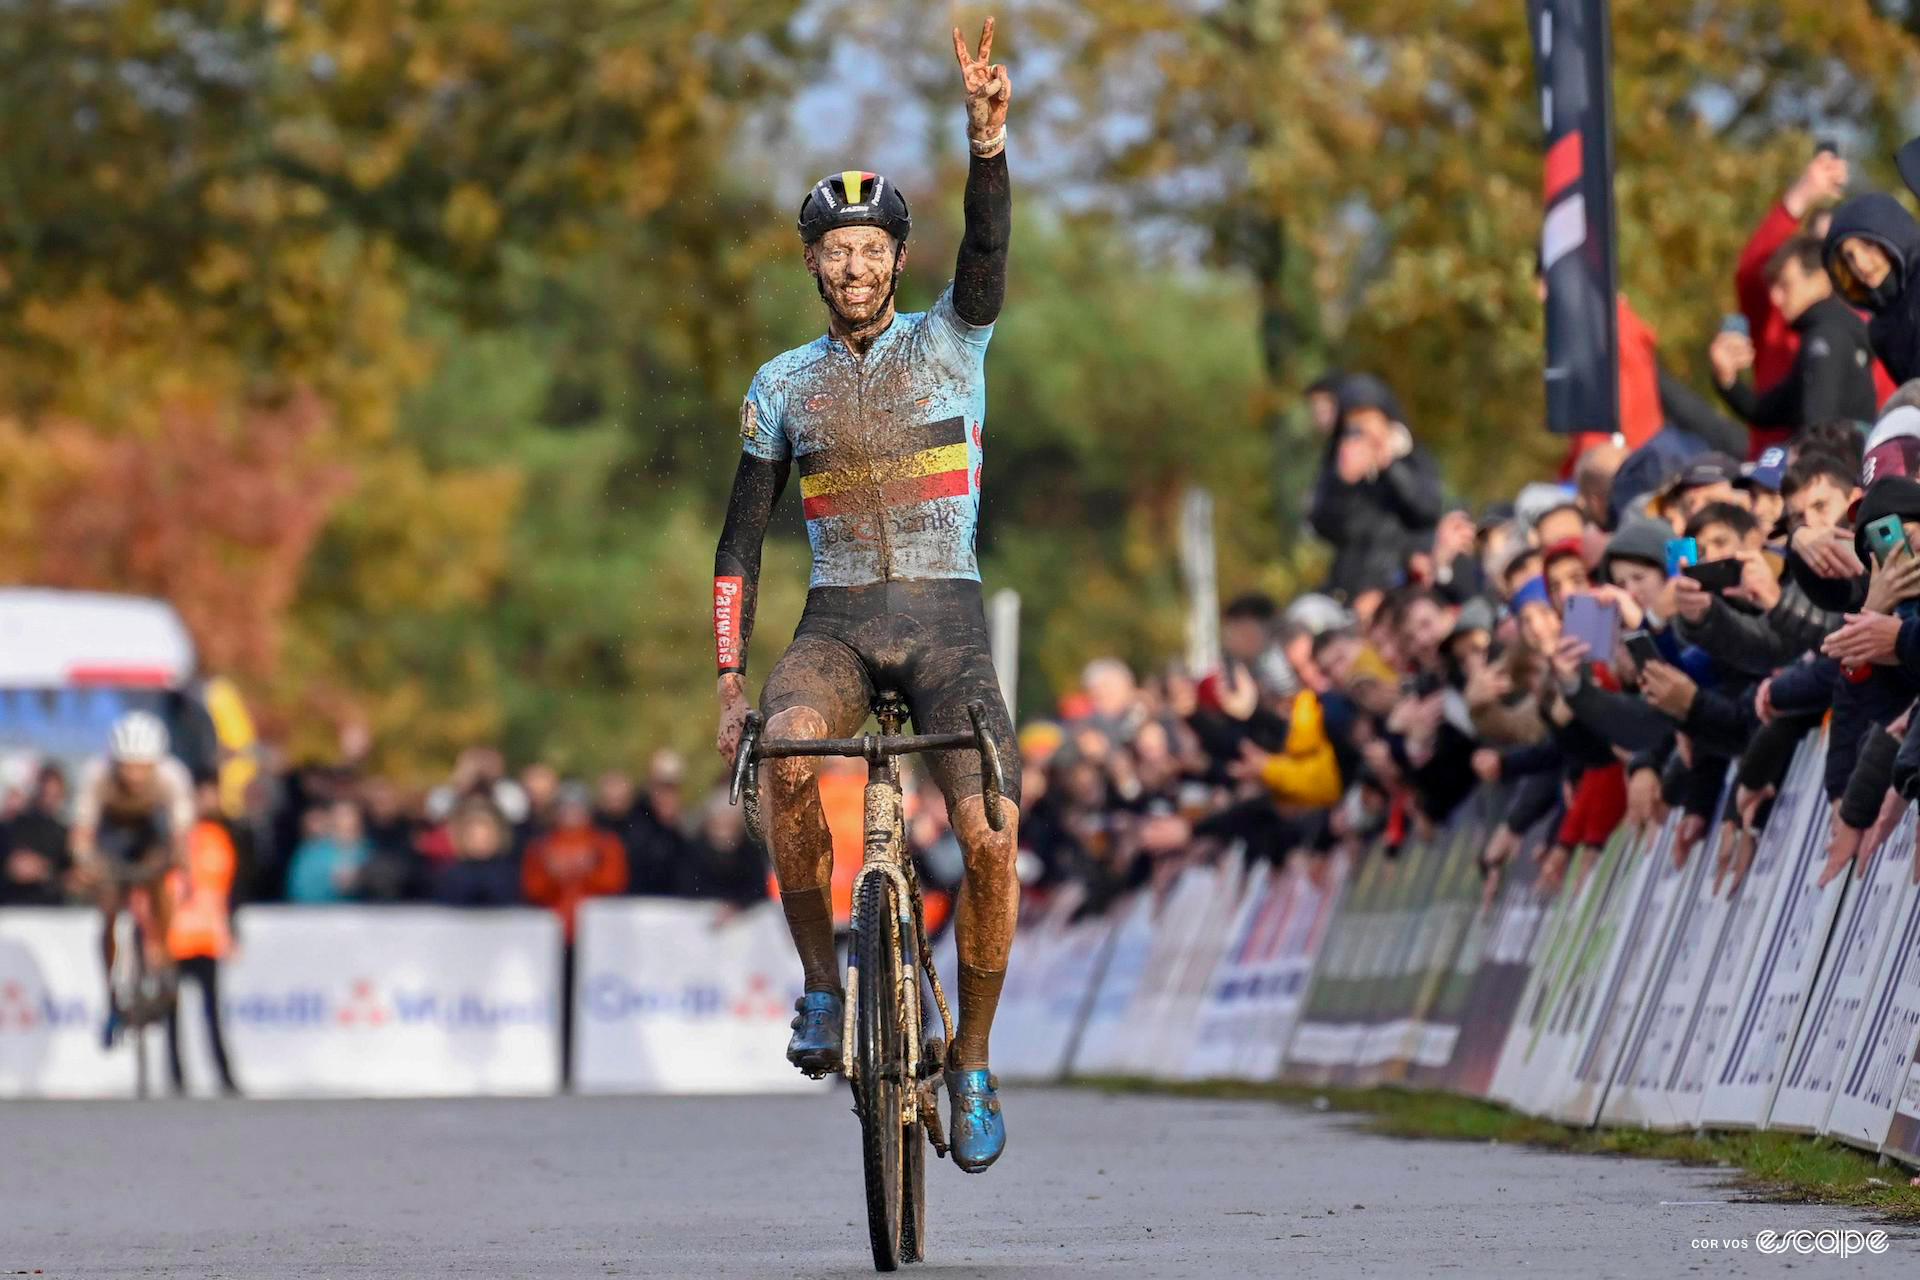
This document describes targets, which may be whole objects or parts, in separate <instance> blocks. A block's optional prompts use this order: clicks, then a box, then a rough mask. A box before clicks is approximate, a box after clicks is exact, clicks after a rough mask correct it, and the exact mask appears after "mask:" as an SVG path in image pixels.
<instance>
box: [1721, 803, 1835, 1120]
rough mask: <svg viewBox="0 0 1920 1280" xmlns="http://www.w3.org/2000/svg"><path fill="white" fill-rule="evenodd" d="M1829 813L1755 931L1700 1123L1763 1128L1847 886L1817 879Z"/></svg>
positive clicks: (1816, 824) (1816, 818)
mask: <svg viewBox="0 0 1920 1280" xmlns="http://www.w3.org/2000/svg"><path fill="white" fill-rule="evenodd" d="M1824 816H1825V815H1824V814H1823V813H1821V812H1820V811H1819V810H1818V808H1817V807H1816V808H1815V809H1814V812H1813V814H1812V820H1811V821H1810V822H1809V823H1808V824H1807V832H1806V835H1805V837H1804V838H1803V839H1802V840H1801V841H1800V843H1799V844H1798V845H1797V846H1791V848H1792V851H1793V853H1794V855H1795V856H1794V857H1793V858H1792V859H1791V860H1790V861H1788V862H1786V863H1785V864H1784V865H1783V866H1782V867H1781V869H1780V873H1779V888H1778V889H1777V890H1776V891H1775V893H1774V895H1773V902H1772V903H1771V904H1770V905H1769V908H1768V911H1767V914H1766V916H1765V919H1764V923H1763V924H1762V925H1761V927H1760V929H1759V930H1758V932H1757V934H1756V936H1755V939H1754V950H1753V959H1752V960H1751V961H1750V962H1749V964H1748V966H1747V975H1746V978H1745V980H1744V981H1743V982H1742V983H1741V987H1740V995H1739V996H1738V997H1737V998H1736V999H1735V1001H1734V1005H1733V1007H1734V1010H1735V1016H1734V1017H1733V1019H1732V1020H1731V1022H1730V1023H1729V1024H1728V1029H1727V1033H1726V1036H1725V1041H1724V1043H1723V1045H1722V1046H1721V1048H1720V1051H1719V1053H1718V1055H1717V1058H1718V1061H1717V1063H1716V1065H1715V1067H1714V1071H1713V1074H1712V1075H1711V1076H1710V1077H1709V1078H1708V1080H1707V1083H1706V1090H1705V1093H1704V1094H1703V1096H1702V1099H1701V1106H1700V1122H1701V1123H1702V1124H1706V1125H1712V1126H1715V1127H1723V1126H1740V1127H1743V1128H1758V1127H1759V1126H1760V1125H1761V1124H1762V1123H1764V1122H1765V1120H1766V1118H1767V1109H1768V1108H1769V1107H1771V1106H1772V1105H1773V1094H1774V1090H1775V1089H1776V1088H1778V1087H1779V1084H1780V1077H1781V1075H1782V1074H1783V1073H1784V1072H1785V1068H1786V1062H1787V1051H1788V1050H1789V1049H1790V1048H1791V1047H1792V1046H1793V1040H1794V1035H1795V1033H1796V1032H1798V1031H1799V1029H1800V1016H1801V1014H1802V1013H1803V1012H1805V1010H1806V1007H1807V995H1808V993H1809V992H1810V991H1812V989H1813V980H1814V971H1815V970H1816V969H1818V968H1819V965H1820V957H1821V955H1822V954H1823V953H1824V952H1825V950H1826V945H1827V934H1828V933H1829V932H1831V930H1832V928H1833V917H1834V913H1835V912H1836V911H1838V910H1839V907H1840V898H1841V895H1842V894H1844V893H1845V892H1846V890H1847V881H1846V880H1845V879H1844V878H1842V879H1836V880H1833V881H1832V882H1830V883H1828V884H1827V885H1826V886H1825V887H1824V888H1823V887H1821V886H1820V885H1819V884H1818V883H1817V882H1818V880H1819V878H1820V869H1821V867H1822V865H1823V864H1824V863H1825V861H1826V857H1825V849H1826V843H1827V823H1826V822H1825V821H1823V820H1822V819H1823V818H1824Z"/></svg>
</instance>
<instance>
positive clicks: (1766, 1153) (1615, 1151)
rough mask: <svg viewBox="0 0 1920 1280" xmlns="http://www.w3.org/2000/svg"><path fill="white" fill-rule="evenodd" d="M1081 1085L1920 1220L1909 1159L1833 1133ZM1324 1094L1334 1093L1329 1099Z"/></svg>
mask: <svg viewBox="0 0 1920 1280" xmlns="http://www.w3.org/2000/svg"><path fill="white" fill-rule="evenodd" d="M1074 1083H1075V1084H1079V1085H1084V1086H1087V1087H1089V1088H1094V1089H1105V1090H1107V1091H1109V1092H1115V1093H1162V1094H1173V1095H1176V1096H1180V1097H1189V1098H1227V1099H1243V1100H1254V1101H1262V1102H1277V1103H1283V1104H1287V1105H1291V1106H1310V1107H1314V1108H1315V1109H1331V1110H1334V1111H1343V1112H1351V1113H1354V1114H1357V1115H1360V1116H1364V1117H1365V1120H1364V1122H1363V1124H1362V1126H1361V1127H1362V1128H1364V1129H1366V1130H1368V1131H1369V1132H1372V1133H1381V1134H1388V1135H1391V1136H1393V1137H1398V1138H1435V1139H1441V1140H1444V1141H1453V1142H1510V1143H1515V1144H1520V1145H1525V1146H1530V1147H1540V1148H1543V1149H1546V1150H1550V1151H1569V1152H1577V1153H1584V1154H1592V1155H1612V1156H1633V1157H1638V1158H1641V1159H1648V1160H1675V1161H1678V1162H1679V1163H1681V1164H1688V1165H1699V1166H1706V1167H1710V1168H1718V1169H1724V1170H1725V1171H1726V1173H1727V1177H1728V1180H1729V1182H1730V1183H1731V1185H1733V1186H1735V1187H1737V1188H1739V1189H1741V1190H1743V1191H1746V1192H1749V1193H1751V1194H1754V1195H1758V1196H1763V1197H1766V1198H1768V1199H1771V1200H1780V1201H1796V1202H1805V1203H1808V1204H1839V1205H1851V1206H1855V1207H1858V1208H1862V1209H1870V1210H1872V1211H1874V1212H1876V1213H1879V1214H1882V1215H1883V1216H1885V1217H1886V1218H1888V1219H1891V1220H1897V1221H1900V1222H1915V1223H1920V1187H1910V1186H1908V1185H1907V1178H1908V1176H1909V1175H1908V1172H1907V1171H1906V1170H1905V1169H1903V1168H1901V1167H1900V1166H1899V1165H1886V1166H1882V1165H1881V1164H1880V1163H1879V1162H1878V1161H1877V1159H1876V1158H1875V1157H1873V1156H1870V1155H1867V1154H1865V1153H1864V1152H1860V1151H1856V1150H1854V1149H1853V1148H1852V1147H1848V1146H1843V1145H1841V1144H1840V1143H1837V1142H1834V1141H1833V1140H1831V1139H1829V1138H1815V1137H1808V1136H1806V1135H1803V1134H1794V1133H1778V1132H1770V1133H1752V1132H1740V1131H1725V1132H1710V1133H1704V1134H1693V1133H1650V1132H1647V1131H1646V1130H1643V1129H1574V1128H1570V1127H1568V1126H1566V1125H1562V1124H1555V1123H1553V1122H1552V1121H1550V1120H1540V1119H1537V1118H1535V1117H1533V1116H1524V1115H1521V1114H1519V1113H1518V1112H1514V1111H1509V1110H1507V1109H1506V1108H1505V1107H1502V1106H1499V1105H1497V1104H1495V1103H1491V1102H1483V1101H1480V1100H1479V1099H1476V1098H1461V1097H1456V1096H1454V1095H1453V1094H1449V1093H1437V1092H1434V1091H1431V1090H1418V1089H1339V1088H1329V1089H1316V1088H1313V1087H1311V1086H1307V1085H1292V1084H1277V1083H1247V1082H1243V1081H1235V1080H1200V1081H1192V1082H1178V1083H1169V1082H1165V1081H1159V1080H1148V1079H1145V1078H1139V1077H1131V1076H1101V1077H1094V1078H1088V1079H1081V1080H1076V1081H1075V1082H1074ZM1322 1100H1324V1101H1322Z"/></svg>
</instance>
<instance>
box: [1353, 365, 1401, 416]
mask: <svg viewBox="0 0 1920 1280" xmlns="http://www.w3.org/2000/svg"><path fill="white" fill-rule="evenodd" d="M1355 409H1378V410H1379V411H1380V412H1381V413H1384V414H1386V415H1387V417H1389V418H1391V419H1393V420H1394V421H1395V422H1399V423H1404V422H1406V416H1405V415H1404V414H1403V413H1402V412H1401V411H1400V400H1399V398H1398V397H1397V396H1395V395H1394V394H1393V388H1392V387H1389V386H1388V385H1387V384H1386V383H1384V382H1382V381H1381V380H1380V379H1378V378H1376V377H1374V376H1373V375H1372V374H1370V373H1350V374H1348V375H1347V376H1346V377H1345V378H1342V379H1341V380H1340V416H1341V417H1343V418H1344V417H1346V416H1347V414H1349V413H1351V412H1352V411H1353V410H1355Z"/></svg>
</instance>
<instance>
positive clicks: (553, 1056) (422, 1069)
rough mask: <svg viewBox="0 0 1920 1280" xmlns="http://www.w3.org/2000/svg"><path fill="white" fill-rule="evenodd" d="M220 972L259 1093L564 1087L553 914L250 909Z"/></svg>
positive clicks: (243, 1061)
mask: <svg viewBox="0 0 1920 1280" xmlns="http://www.w3.org/2000/svg"><path fill="white" fill-rule="evenodd" d="M235 933H236V937H237V939H238V943H237V946H236V947H235V950H234V954H233V958H232V959H231V960H229V961H228V962H227V963H226V965H225V967H224V969H223V971H222V974H221V983H222V988H223V989H222V992H221V995H222V997H223V998H222V1006H223V1009H224V1019H225V1022H226V1034H227V1048H228V1051H229V1053H230V1054H231V1056H232V1060H233V1069H234V1074H235V1075H236V1076H237V1077H238V1079H239V1083H240V1087H241V1088H242V1089H243V1090H245V1091H246V1093H247V1094H248V1095H249V1096H251V1097H256V1098H285V1097H311V1096H321V1095H333V1096H352V1097H410V1096H422V1095H445V1096H456V1095H467V1094H541V1093H552V1092H553V1091H554V1090H556V1089H557V1088H558V1087H559V1084H560V1016H559V1015H560V1004H559V993H560V926H559V922H558V920H557V919H556V918H555V917H554V916H553V914H552V913H551V912H547V911H534V910H516V909H509V910H500V911H462V910H457V909H454V908H447V907H348V906H342V907H325V908H314V907H288V906H258V907H245V908H242V909H241V911H240V912H239V913H238V922H237V928H236V930H235Z"/></svg>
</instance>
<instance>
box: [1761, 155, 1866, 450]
mask: <svg viewBox="0 0 1920 1280" xmlns="http://www.w3.org/2000/svg"><path fill="white" fill-rule="evenodd" d="M1847 176H1848V172H1847V160H1846V157H1845V156H1842V155H1840V154H1839V153H1838V152H1836V151H1833V150H1831V149H1828V148H1822V149H1821V150H1820V151H1818V152H1817V153H1815V155H1814V157H1813V159H1811V160H1809V161H1808V162H1807V167H1806V168H1805V169H1804V170H1803V171H1802V172H1801V174H1800V176H1799V177H1798V178H1796V179H1795V180H1794V183H1793V185H1792V186H1790V187H1788V188H1787V189H1786V192H1785V193H1784V194H1783V195H1782V196H1781V197H1780V199H1778V200H1777V201H1775V202H1774V204H1773V207H1772V208H1770V209H1768V210H1767V215H1766V216H1765V217H1764V218H1762V219H1760V225H1759V226H1757V227H1755V228H1754V229H1753V234H1752V235H1750V236H1748V237H1747V247H1746V248H1744V249H1742V250H1741V251H1740V261H1739V263H1738V265H1736V266H1735V267H1734V271H1733V291H1734V296H1735V297H1737V298H1738V299H1739V302H1740V314H1741V315H1743V316H1745V317H1746V318H1747V327H1748V330H1749V334H1748V336H1749V337H1751V338H1752V339H1753V383H1754V388H1755V390H1756V391H1758V392H1759V393H1761V394H1763V395H1764V394H1765V393H1766V392H1767V391H1768V390H1770V389H1771V388H1772V387H1773V386H1774V385H1775V384H1777V383H1778V382H1779V381H1780V380H1781V379H1782V378H1784V377H1786V376H1787V373H1788V372H1789V371H1790V370H1791V369H1792V368H1793V360H1794V357H1795V356H1796V355H1798V354H1799V351H1800V335H1799V333H1798V332H1797V331H1795V329H1794V328H1793V326H1792V325H1791V324H1790V323H1789V322H1788V320H1787V317H1786V316H1785V315H1784V314H1782V312H1781V310H1780V308H1779V307H1777V306H1775V305H1774V302H1773V297H1772V291H1771V285H1772V282H1771V281H1770V280H1768V279H1767V263H1768V261H1769V260H1770V259H1771V258H1772V257H1773V255H1774V254H1775V252H1777V251H1778V250H1779V248H1780V246H1781V245H1783V244H1785V243H1786V242H1787V241H1788V240H1790V239H1792V238H1793V237H1794V236H1795V235H1797V234H1799V233H1800V232H1801V230H1802V229H1803V227H1804V229H1805V230H1807V231H1809V232H1810V233H1811V234H1813V235H1815V236H1824V235H1825V234H1826V228H1825V227H1824V226H1822V225H1820V222H1821V219H1823V218H1824V216H1825V212H1826V210H1827V209H1828V208H1829V207H1830V206H1832V205H1833V204H1834V203H1836V202H1837V201H1838V200H1839V199H1840V198H1841V196H1843V195H1845V194H1846V190H1847ZM1810 216H1811V217H1812V218H1813V223H1812V224H1811V225H1807V220H1808V218H1809V217H1810ZM1893 385H1894V384H1893V379H1892V378H1890V377H1889V376H1887V371H1886V370H1885V369H1883V368H1881V367H1880V362H1879V361H1877V360H1876V361H1874V364H1873V387H1874V399H1875V401H1876V403H1884V402H1885V401H1886V398H1887V397H1888V396H1890V395H1892V394H1893ZM1786 434H1787V433H1786V432H1784V431H1781V430H1777V429H1775V430H1769V429H1766V428H1761V427H1756V428H1754V430H1753V433H1752V446H1751V449H1750V451H1749V453H1748V455H1747V456H1748V458H1749V459H1753V458H1758V457H1759V456H1760V454H1761V453H1762V452H1764V451H1765V450H1766V449H1767V448H1768V447H1770V446H1772V445H1776V444H1781V443H1784V441H1785V438H1786Z"/></svg>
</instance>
